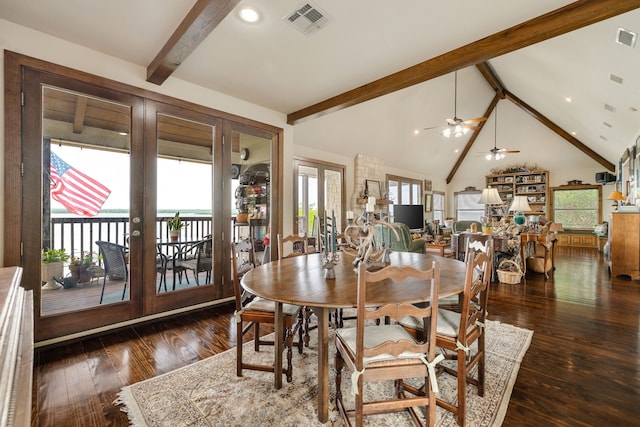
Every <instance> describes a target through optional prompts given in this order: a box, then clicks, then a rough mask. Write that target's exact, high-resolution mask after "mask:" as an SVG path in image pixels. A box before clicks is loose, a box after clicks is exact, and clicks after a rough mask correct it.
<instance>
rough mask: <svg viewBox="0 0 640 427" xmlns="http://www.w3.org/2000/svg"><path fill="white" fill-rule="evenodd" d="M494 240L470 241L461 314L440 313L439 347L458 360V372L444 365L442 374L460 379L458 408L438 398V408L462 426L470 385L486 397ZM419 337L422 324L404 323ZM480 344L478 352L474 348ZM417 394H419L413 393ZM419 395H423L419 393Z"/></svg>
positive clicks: (449, 358) (449, 311)
mask: <svg viewBox="0 0 640 427" xmlns="http://www.w3.org/2000/svg"><path fill="white" fill-rule="evenodd" d="M492 260H493V241H492V240H491V239H488V240H486V241H484V242H483V241H478V240H476V241H469V243H468V244H467V250H466V254H465V263H466V273H465V285H464V292H463V296H462V306H461V308H460V311H459V312H458V311H453V310H447V309H444V308H440V309H439V310H438V323H437V329H436V345H437V346H438V348H440V349H442V351H443V353H444V356H445V359H448V360H457V367H456V369H453V368H450V367H447V366H444V365H442V366H441V371H444V372H447V373H449V374H450V375H454V376H456V377H457V379H458V399H457V405H456V404H455V403H453V402H446V401H444V400H442V399H437V403H438V406H441V407H443V408H445V409H446V410H448V411H450V412H452V413H454V414H456V415H457V420H458V424H459V425H461V426H464V425H465V412H466V396H467V383H469V384H473V385H475V386H476V387H477V388H478V395H479V396H484V377H485V330H484V326H485V321H486V315H487V301H488V297H489V283H490V281H491V268H492V265H493V261H492ZM400 323H401V324H402V325H403V326H405V327H406V328H407V329H408V330H409V332H410V333H412V334H413V335H414V336H416V337H417V338H420V337H421V336H422V331H423V330H424V329H423V326H422V323H421V322H419V321H417V320H416V319H415V318H411V317H407V318H404V319H402V320H401V321H400ZM475 342H477V349H476V350H475V353H473V350H472V349H471V346H472V344H474V343H475ZM476 365H477V367H478V369H477V371H478V375H477V378H473V377H472V376H471V371H472V369H473V368H474V366H476ZM413 392H417V391H416V390H413ZM417 393H418V394H419V392H417Z"/></svg>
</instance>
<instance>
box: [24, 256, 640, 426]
mask: <svg viewBox="0 0 640 427" xmlns="http://www.w3.org/2000/svg"><path fill="white" fill-rule="evenodd" d="M556 267H557V269H556V271H555V272H554V273H553V275H552V277H551V278H550V279H549V280H547V281H546V282H545V281H544V278H543V275H542V274H537V273H528V275H527V277H526V283H524V284H523V285H505V284H499V283H494V284H493V285H492V290H491V294H490V304H489V318H490V319H492V320H499V321H502V322H506V323H511V324H513V325H517V326H521V327H524V328H528V329H532V330H533V331H535V333H534V335H533V340H532V342H531V346H530V348H529V350H528V351H527V354H526V356H525V358H524V360H523V362H522V366H521V368H520V372H519V374H518V378H517V381H516V384H515V386H514V389H513V393H512V396H511V401H510V403H509V409H508V411H507V414H506V417H505V421H504V424H503V425H504V426H631V425H639V421H638V420H639V419H640V326H639V322H640V282H638V281H630V280H624V279H615V278H614V279H613V280H610V278H609V274H608V271H607V268H606V266H605V264H604V262H603V260H602V258H601V255H600V254H599V253H598V252H597V251H596V250H595V249H594V250H591V249H573V248H558V250H557V253H556ZM232 315H233V307H232V306H231V305H225V306H220V307H217V308H210V309H205V310H201V311H197V312H193V313H189V314H185V315H181V316H179V317H172V318H169V319H164V320H160V321H156V322H153V323H147V324H141V325H135V326H131V327H128V328H125V329H122V330H119V331H116V332H112V333H108V334H105V335H101V336H97V337H92V338H88V339H84V340H82V341H77V342H73V343H69V344H65V345H62V346H57V347H55V348H41V349H37V350H36V354H35V367H34V371H35V375H34V390H33V392H34V408H33V423H32V425H33V426H41V427H48V426H56V427H58V426H65V427H66V426H83V427H87V426H126V425H128V422H127V416H126V414H124V413H123V412H121V411H120V407H118V406H114V405H113V401H114V400H115V399H116V394H117V393H118V392H119V391H120V388H121V387H122V386H125V385H127V384H131V383H134V382H138V381H141V380H144V379H147V378H150V377H153V376H155V375H158V374H162V373H164V372H167V371H171V370H173V369H176V368H179V367H181V366H184V365H187V364H190V363H193V362H196V361H198V360H201V359H203V358H206V357H208V356H211V355H213V354H216V353H218V352H221V351H224V350H226V349H228V348H231V347H233V346H234V345H235V339H236V337H235V332H234V328H233V326H232V324H231V321H232ZM248 339H251V338H248Z"/></svg>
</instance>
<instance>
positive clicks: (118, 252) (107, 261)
mask: <svg viewBox="0 0 640 427" xmlns="http://www.w3.org/2000/svg"><path fill="white" fill-rule="evenodd" d="M96 245H97V246H98V249H99V250H100V255H101V257H102V263H103V265H104V274H105V275H107V276H110V277H118V278H122V279H124V280H126V279H127V277H128V275H129V269H128V268H127V258H126V253H127V248H126V247H124V246H122V245H119V244H117V243H111V242H105V241H102V240H98V241H96Z"/></svg>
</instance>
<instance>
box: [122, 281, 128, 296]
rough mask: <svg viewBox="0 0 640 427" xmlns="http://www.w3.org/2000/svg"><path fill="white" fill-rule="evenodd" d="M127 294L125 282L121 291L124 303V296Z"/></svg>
mask: <svg viewBox="0 0 640 427" xmlns="http://www.w3.org/2000/svg"><path fill="white" fill-rule="evenodd" d="M126 293H127V281H126V280H125V282H124V289H123V290H122V301H124V296H125V294H126Z"/></svg>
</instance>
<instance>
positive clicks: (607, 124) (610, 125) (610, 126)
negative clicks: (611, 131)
mask: <svg viewBox="0 0 640 427" xmlns="http://www.w3.org/2000/svg"><path fill="white" fill-rule="evenodd" d="M602 124H603V125H605V126H606V127H608V128H612V127H613V125H612V124H611V123H607V122H602Z"/></svg>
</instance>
